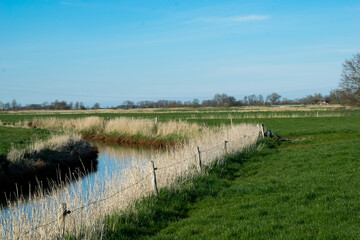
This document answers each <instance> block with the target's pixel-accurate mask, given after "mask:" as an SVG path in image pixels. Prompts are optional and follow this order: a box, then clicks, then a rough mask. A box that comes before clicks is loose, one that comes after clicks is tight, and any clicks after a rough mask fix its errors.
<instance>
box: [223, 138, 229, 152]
mask: <svg viewBox="0 0 360 240" xmlns="http://www.w3.org/2000/svg"><path fill="white" fill-rule="evenodd" d="M227 143H228V141H226V140H225V142H224V144H225V146H224V147H225V148H224V151H225V155H228V149H227Z"/></svg>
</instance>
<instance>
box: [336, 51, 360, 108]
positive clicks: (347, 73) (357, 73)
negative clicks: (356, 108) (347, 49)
mask: <svg viewBox="0 0 360 240" xmlns="http://www.w3.org/2000/svg"><path fill="white" fill-rule="evenodd" d="M340 88H341V91H342V97H341V100H342V102H343V103H345V104H350V105H360V53H357V54H355V55H354V56H353V58H352V59H350V60H346V61H345V63H344V64H343V71H342V78H341V80H340Z"/></svg>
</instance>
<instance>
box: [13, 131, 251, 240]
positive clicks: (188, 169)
mask: <svg viewBox="0 0 360 240" xmlns="http://www.w3.org/2000/svg"><path fill="white" fill-rule="evenodd" d="M247 137H250V136H247V135H245V136H243V137H241V138H239V139H236V140H230V141H229V140H228V141H227V142H228V143H241V142H242V141H243V140H244V139H245V138H247ZM219 147H220V148H221V149H222V150H224V149H225V147H224V143H222V144H218V145H215V146H213V147H211V148H208V149H206V150H201V149H200V153H209V152H211V151H214V150H218V149H219ZM196 157H197V154H193V155H191V157H189V158H186V159H185V160H181V161H178V162H176V163H173V164H170V165H168V166H164V167H158V168H156V170H161V169H166V168H171V167H173V166H176V165H178V164H181V163H184V162H187V161H189V160H193V159H194V158H196ZM191 170H193V169H191V168H187V169H185V170H184V171H183V173H184V174H186V173H190V171H191ZM150 175H152V173H149V174H147V175H145V176H144V177H142V178H141V179H140V180H138V181H137V182H136V183H134V184H131V185H129V186H127V187H125V188H122V189H120V190H118V191H116V192H115V193H113V194H111V195H110V196H108V197H105V198H102V199H99V200H96V201H93V202H90V203H88V204H86V205H83V206H81V207H78V208H75V209H73V210H72V211H71V213H74V212H77V211H80V210H82V209H85V208H87V207H89V206H91V205H93V204H96V203H99V202H103V201H106V200H109V199H111V198H113V197H115V196H116V195H118V194H119V193H121V192H123V191H125V190H127V189H130V188H132V187H134V186H136V185H138V184H139V183H140V182H142V181H143V180H144V179H146V178H147V177H149V176H150ZM185 181H186V179H185V180H184V181H183V182H185ZM144 192H145V191H143V193H144ZM56 221H57V219H54V220H52V221H50V222H48V223H45V224H43V225H39V226H36V227H34V228H32V229H31V230H29V231H27V232H24V233H22V234H20V236H18V238H17V239H20V238H21V237H22V236H24V235H26V234H29V233H31V232H33V231H35V230H37V229H39V228H42V227H46V226H48V225H50V224H53V223H54V222H56Z"/></svg>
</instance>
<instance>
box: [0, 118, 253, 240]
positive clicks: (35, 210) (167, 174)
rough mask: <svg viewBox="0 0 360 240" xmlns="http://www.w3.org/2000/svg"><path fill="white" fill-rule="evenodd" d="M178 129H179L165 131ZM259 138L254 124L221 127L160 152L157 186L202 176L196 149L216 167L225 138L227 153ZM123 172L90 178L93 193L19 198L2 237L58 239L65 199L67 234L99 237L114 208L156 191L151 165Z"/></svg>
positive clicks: (4, 214) (76, 186)
mask: <svg viewBox="0 0 360 240" xmlns="http://www.w3.org/2000/svg"><path fill="white" fill-rule="evenodd" d="M164 129H165V130H164V131H171V132H174V131H175V130H173V129H171V130H166V128H164ZM258 137H259V128H258V126H256V125H245V124H243V125H234V126H226V127H225V126H222V127H219V128H217V129H213V130H207V131H202V132H201V133H198V134H197V136H196V137H194V138H192V139H190V140H189V141H188V142H187V143H186V144H185V145H184V146H183V147H181V148H180V147H178V148H176V149H172V150H167V151H166V152H162V153H161V152H158V153H156V154H154V155H153V157H152V159H153V160H154V161H155V165H156V167H157V168H158V169H157V170H156V174H157V182H158V187H160V188H161V187H165V186H172V187H176V186H177V185H178V184H179V181H178V180H179V179H183V180H184V179H191V178H192V177H193V176H195V175H197V174H200V173H198V172H197V168H196V167H195V165H196V163H197V160H196V154H197V147H199V148H200V151H201V154H202V162H203V166H212V164H213V163H215V162H216V161H222V160H223V159H224V140H228V141H229V143H228V153H229V154H231V153H234V152H237V151H243V150H244V149H247V148H249V147H251V146H252V145H254V144H255V143H256V141H257V139H258ZM119 168H120V169H119V172H120V174H116V175H113V174H108V175H106V176H105V177H101V178H99V177H98V178H96V177H95V180H94V181H92V182H89V183H88V184H89V191H88V192H84V191H82V186H81V183H79V182H74V183H73V184H71V185H68V186H64V187H63V188H59V187H57V186H54V187H53V190H52V191H51V192H47V193H43V192H39V193H38V194H35V195H34V196H32V201H31V203H30V204H27V205H24V204H22V202H21V201H19V202H17V203H13V204H11V205H10V206H9V208H8V209H7V210H6V211H1V214H0V219H1V224H0V239H56V237H57V236H58V233H59V231H58V227H57V216H58V207H59V204H60V203H67V208H68V209H69V210H71V211H72V213H71V214H69V215H68V216H67V217H66V232H67V233H70V234H73V235H75V236H77V237H78V238H80V239H100V238H101V237H102V236H103V234H104V232H103V229H104V218H105V216H106V215H109V214H111V213H113V212H114V211H124V210H126V209H127V208H129V207H131V206H132V203H134V201H135V200H137V199H139V198H141V197H143V196H147V195H149V194H152V192H153V186H152V184H153V182H152V169H151V168H150V162H147V163H146V164H144V163H140V162H139V161H134V162H133V164H131V167H130V168H127V169H121V166H119Z"/></svg>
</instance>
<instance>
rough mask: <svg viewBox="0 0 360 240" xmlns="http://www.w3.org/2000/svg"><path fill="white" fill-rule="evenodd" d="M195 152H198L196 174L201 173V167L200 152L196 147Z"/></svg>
mask: <svg viewBox="0 0 360 240" xmlns="http://www.w3.org/2000/svg"><path fill="white" fill-rule="evenodd" d="M197 152H198V159H197V160H198V161H197V164H196V166H197V169H198V172H201V170H202V166H201V152H200V148H199V147H197Z"/></svg>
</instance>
